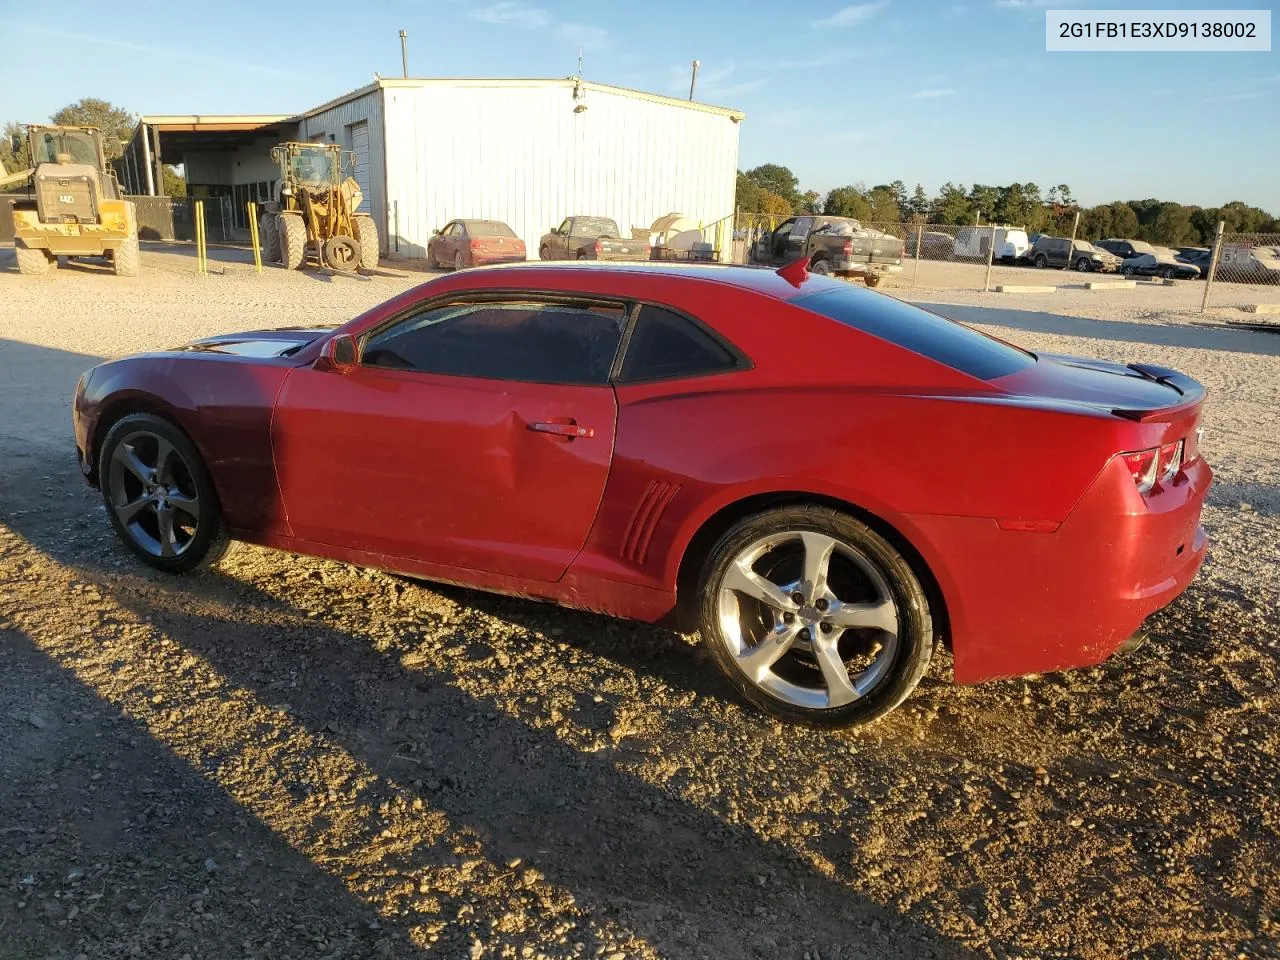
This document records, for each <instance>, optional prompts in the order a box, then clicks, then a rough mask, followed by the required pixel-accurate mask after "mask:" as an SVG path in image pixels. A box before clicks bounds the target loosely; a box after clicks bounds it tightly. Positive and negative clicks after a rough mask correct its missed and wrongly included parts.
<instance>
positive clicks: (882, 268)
mask: <svg viewBox="0 0 1280 960" xmlns="http://www.w3.org/2000/svg"><path fill="white" fill-rule="evenodd" d="M831 272H832V273H834V274H835V275H836V276H838V277H841V276H851V275H855V274H856V275H858V276H861V275H862V274H864V273H901V272H902V264H901V263H900V262H895V263H868V262H867V261H865V260H832V261H831Z"/></svg>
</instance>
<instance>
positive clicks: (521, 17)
mask: <svg viewBox="0 0 1280 960" xmlns="http://www.w3.org/2000/svg"><path fill="white" fill-rule="evenodd" d="M470 17H471V19H472V20H479V21H480V22H481V23H496V24H499V25H500V26H504V27H519V28H521V29H522V30H541V29H542V28H543V27H546V26H550V25H551V14H549V13H547V11H545V10H543V9H542V8H540V7H531V6H529V4H527V3H521V2H520V0H499V2H498V3H492V4H490V5H489V6H487V7H477V8H475V9H474V10H472V11H471V13H470Z"/></svg>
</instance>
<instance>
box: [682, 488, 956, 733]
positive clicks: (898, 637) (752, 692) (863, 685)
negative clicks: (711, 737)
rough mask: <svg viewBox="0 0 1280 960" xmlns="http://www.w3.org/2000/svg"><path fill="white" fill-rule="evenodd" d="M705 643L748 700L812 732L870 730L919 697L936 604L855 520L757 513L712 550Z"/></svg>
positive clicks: (890, 550) (825, 513)
mask: <svg viewBox="0 0 1280 960" xmlns="http://www.w3.org/2000/svg"><path fill="white" fill-rule="evenodd" d="M699 589H700V595H699V600H700V626H701V631H702V637H703V641H704V643H705V644H706V646H707V649H708V651H709V652H710V654H711V657H712V659H713V660H715V662H716V665H717V666H718V667H719V668H720V670H721V671H722V672H723V673H724V675H725V677H727V678H728V680H729V682H730V683H731V684H732V685H733V686H734V687H735V688H736V689H737V690H738V691H739V692H740V693H741V694H742V695H743V696H744V697H745V698H746V699H747V700H749V701H750V702H751V703H753V704H755V705H756V706H757V707H759V708H761V709H762V710H764V711H766V712H768V713H771V714H773V715H775V716H778V717H781V718H782V719H785V720H791V721H798V722H801V723H807V724H811V725H815V726H824V727H846V726H853V725H856V724H862V723H869V722H870V721H872V720H875V719H877V718H879V717H881V716H883V715H884V714H886V713H888V712H889V711H890V710H892V709H893V708H894V707H896V706H898V704H900V703H901V702H902V701H903V700H904V699H906V697H907V695H908V694H910V693H911V691H912V690H913V689H915V687H916V684H918V683H919V682H920V678H921V677H922V676H923V675H924V672H925V669H926V668H927V667H928V665H929V660H930V658H931V657H932V656H933V647H934V633H933V620H932V617H931V614H930V610H929V602H928V599H927V597H926V594H925V591H924V588H923V586H922V585H921V583H920V580H919V578H918V577H917V576H916V574H915V572H914V571H913V570H912V568H911V565H910V564H909V563H908V562H907V560H906V559H905V558H904V557H903V556H902V554H901V553H899V552H898V550H897V549H895V548H894V546H893V545H892V544H890V543H889V542H888V541H887V540H886V539H885V538H884V537H882V536H880V534H878V533H877V532H876V531H874V530H872V529H871V528H870V527H869V526H867V525H866V524H864V523H862V522H860V521H859V520H856V519H854V518H853V517H851V516H849V515H848V514H845V513H842V512H840V511H838V510H834V509H831V508H828V507H819V506H816V505H802V506H792V507H782V508H778V509H774V510H769V511H765V512H763V513H758V514H755V515H753V516H750V517H747V518H745V519H743V520H741V521H739V522H738V523H737V524H735V525H734V526H733V527H732V528H731V529H730V530H729V531H728V532H727V533H725V534H724V535H723V536H722V537H721V538H720V540H719V541H718V542H717V543H716V545H715V546H714V547H713V548H712V550H711V552H710V554H709V555H708V557H707V560H706V562H705V564H704V566H703V571H702V577H701V580H700V588H699Z"/></svg>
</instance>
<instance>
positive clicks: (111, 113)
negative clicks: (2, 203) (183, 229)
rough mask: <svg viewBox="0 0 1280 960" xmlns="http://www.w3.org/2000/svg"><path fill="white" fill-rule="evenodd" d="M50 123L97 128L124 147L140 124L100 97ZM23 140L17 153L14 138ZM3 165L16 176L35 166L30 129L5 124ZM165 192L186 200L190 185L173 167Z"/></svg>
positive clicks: (18, 187) (64, 111)
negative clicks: (29, 143)
mask: <svg viewBox="0 0 1280 960" xmlns="http://www.w3.org/2000/svg"><path fill="white" fill-rule="evenodd" d="M49 122H50V123H53V124H57V125H59V126H66V127H97V128H98V129H99V130H101V131H102V135H103V136H104V137H108V138H111V137H114V138H115V139H116V140H118V141H119V142H120V143H121V144H126V143H128V142H129V138H130V137H132V136H133V128H134V126H135V124H136V122H137V121H136V120H135V118H134V115H133V114H132V113H130V112H129V111H128V110H126V109H125V108H124V107H117V106H116V105H115V104H114V103H109V102H108V101H106V100H99V99H98V98H96V97H84V98H82V99H80V100H77V101H76V102H75V103H69V104H67V105H66V106H65V107H63V108H62V109H61V110H58V111H57V112H56V113H54V114H53V115H52V116H50V117H49ZM15 135H16V136H17V137H19V138H20V141H21V146H20V147H19V148H18V149H17V150H14V149H13V146H12V140H13V138H14V136H15ZM0 163H3V164H4V168H5V170H6V171H8V172H10V173H15V172H17V171H18V170H25V169H27V168H28V167H29V166H31V155H30V151H29V150H28V148H27V130H26V127H25V126H24V125H23V124H22V123H18V122H17V121H14V120H10V121H8V122H7V123H6V124H5V125H4V141H3V142H2V143H0ZM7 189H8V190H11V191H17V190H25V189H26V185H25V184H22V183H17V184H11V185H10V186H9V187H8V188H7ZM164 193H165V195H166V196H170V197H185V196H186V195H187V182H186V181H185V180H184V179H183V178H182V175H181V174H180V173H178V172H177V170H175V169H174V168H173V167H171V166H166V167H165V168H164Z"/></svg>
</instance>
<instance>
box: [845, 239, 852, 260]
mask: <svg viewBox="0 0 1280 960" xmlns="http://www.w3.org/2000/svg"><path fill="white" fill-rule="evenodd" d="M843 251H844V255H845V256H846V257H851V256H853V241H852V240H846V241H845V242H844V247H843Z"/></svg>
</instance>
